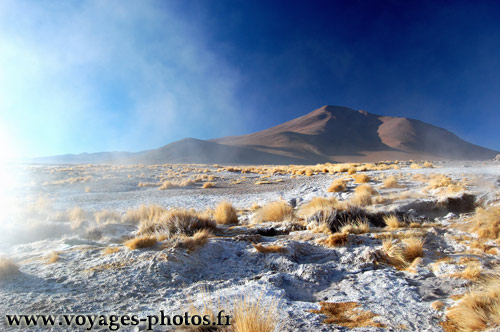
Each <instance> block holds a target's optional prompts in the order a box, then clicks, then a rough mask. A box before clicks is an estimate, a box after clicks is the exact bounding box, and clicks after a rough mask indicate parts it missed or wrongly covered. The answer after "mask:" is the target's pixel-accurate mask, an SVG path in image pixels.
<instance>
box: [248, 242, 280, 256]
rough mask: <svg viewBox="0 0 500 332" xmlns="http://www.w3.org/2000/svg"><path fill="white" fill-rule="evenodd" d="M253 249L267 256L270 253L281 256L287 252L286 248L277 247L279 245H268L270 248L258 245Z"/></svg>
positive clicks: (254, 245)
mask: <svg viewBox="0 0 500 332" xmlns="http://www.w3.org/2000/svg"><path fill="white" fill-rule="evenodd" d="M253 247H254V248H255V249H256V250H257V251H258V252H261V253H265V254H268V253H280V254H282V253H285V252H286V248H285V247H283V246H280V245H277V244H271V245H268V246H263V245H262V244H260V243H257V244H253Z"/></svg>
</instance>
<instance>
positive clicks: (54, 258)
mask: <svg viewBox="0 0 500 332" xmlns="http://www.w3.org/2000/svg"><path fill="white" fill-rule="evenodd" d="M58 260H59V253H58V252H57V251H53V252H51V253H50V254H49V255H48V256H47V264H53V263H55V262H57V261H58Z"/></svg>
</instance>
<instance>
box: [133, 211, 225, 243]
mask: <svg viewBox="0 0 500 332" xmlns="http://www.w3.org/2000/svg"><path fill="white" fill-rule="evenodd" d="M215 227H216V224H215V222H214V221H212V220H211V219H210V218H208V217H207V216H206V214H204V213H199V212H197V211H195V210H186V209H172V210H169V211H168V212H166V213H164V214H162V215H161V216H160V217H159V218H158V219H152V220H149V219H143V220H142V221H141V222H140V223H139V230H138V234H140V235H157V234H161V235H164V236H165V237H167V238H169V237H172V236H174V235H179V234H186V235H189V236H191V235H193V234H194V233H195V232H197V231H199V230H202V229H207V230H214V229H215Z"/></svg>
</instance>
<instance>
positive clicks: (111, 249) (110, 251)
mask: <svg viewBox="0 0 500 332" xmlns="http://www.w3.org/2000/svg"><path fill="white" fill-rule="evenodd" d="M118 251H120V248H119V247H107V248H104V249H103V250H102V254H103V255H110V254H114V253H115V252H118Z"/></svg>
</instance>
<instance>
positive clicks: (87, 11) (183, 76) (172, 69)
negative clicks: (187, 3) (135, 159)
mask: <svg viewBox="0 0 500 332" xmlns="http://www.w3.org/2000/svg"><path fill="white" fill-rule="evenodd" d="M207 40H208V39H207V38H206V36H205V35H204V31H203V27H200V26H197V25H196V22H192V21H190V20H187V19H186V17H183V15H181V14H179V12H177V11H176V10H174V9H173V8H171V7H170V5H169V3H168V2H163V1H118V0H116V1H85V2H51V1H36V2H35V1H2V2H1V4H0V71H1V72H0V121H2V122H3V123H4V124H7V125H8V127H10V128H13V129H12V131H13V133H14V134H13V135H14V136H15V137H14V140H15V141H16V142H17V144H18V145H19V149H20V150H22V151H23V154H29V155H46V154H59V153H64V152H81V151H102V150H140V149H145V148H153V147H157V146H160V145H162V144H166V143H168V142H170V141H172V140H175V139H179V138H182V137H185V136H194V137H199V138H208V137H215V136H221V135H224V134H229V133H232V132H234V130H237V128H239V127H242V126H243V122H242V121H241V120H239V118H238V115H237V114H236V113H235V110H236V109H237V107H241V105H240V104H239V103H238V100H237V98H236V95H237V91H238V81H239V73H238V72H237V71H236V70H235V69H233V68H231V67H230V66H229V65H228V64H227V63H225V62H224V61H223V60H221V59H220V58H219V57H218V56H217V50H214V49H212V46H211V45H209V43H208V41H207Z"/></svg>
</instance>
